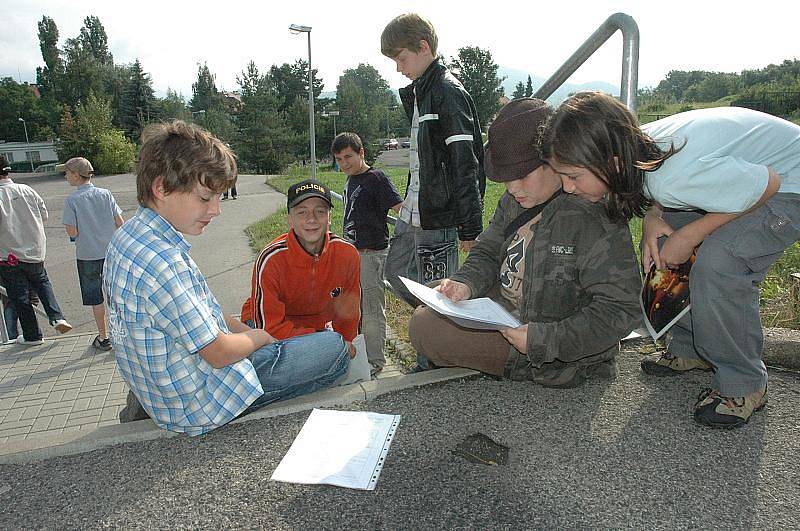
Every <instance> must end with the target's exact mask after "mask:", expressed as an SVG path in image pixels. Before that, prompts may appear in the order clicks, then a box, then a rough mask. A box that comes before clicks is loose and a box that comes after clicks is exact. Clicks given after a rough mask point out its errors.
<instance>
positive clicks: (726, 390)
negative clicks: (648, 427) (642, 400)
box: [541, 93, 800, 428]
mask: <svg viewBox="0 0 800 531" xmlns="http://www.w3.org/2000/svg"><path fill="white" fill-rule="evenodd" d="M541 140H542V150H543V153H544V155H545V157H546V158H547V159H548V163H549V164H550V166H551V167H552V168H553V169H554V170H555V171H556V172H557V173H559V174H560V175H561V180H562V183H563V188H564V191H565V192H567V193H572V194H576V195H579V196H583V197H585V198H586V199H588V200H590V201H593V202H600V201H602V202H604V203H605V205H606V209H607V211H608V213H609V215H610V216H611V217H613V218H617V219H631V218H632V217H633V216H638V217H644V222H643V225H642V264H643V266H644V267H645V268H650V267H651V265H655V267H657V268H659V269H665V268H675V267H677V266H679V265H680V264H682V263H684V262H686V261H687V260H688V259H689V257H690V256H691V255H692V253H693V252H695V250H696V252H697V259H696V262H695V264H694V266H693V267H692V271H691V275H690V284H689V286H690V293H691V302H692V309H691V311H690V312H689V313H688V314H687V315H686V316H685V317H684V318H683V319H682V320H681V321H680V322H679V323H677V324H676V325H675V326H674V327H673V328H672V338H671V340H670V342H669V344H668V345H667V350H666V351H664V352H662V353H660V354H659V355H656V356H654V357H651V358H646V359H645V360H643V361H642V369H643V370H644V371H645V372H646V373H648V374H652V375H656V376H667V375H676V374H681V373H684V372H688V371H691V370H705V371H710V370H713V371H714V376H713V381H712V387H711V388H710V389H706V390H705V391H703V392H702V393H701V394H700V396H699V398H698V400H697V402H696V404H695V409H694V418H695V420H696V421H697V422H699V423H701V424H705V425H708V426H712V427H724V428H732V427H736V426H740V425H742V424H744V423H746V422H747V421H748V420H749V418H750V416H751V415H752V413H753V412H754V411H758V410H759V409H761V408H763V407H764V405H765V404H766V402H767V371H766V368H765V366H764V363H763V362H762V361H761V351H762V348H763V333H762V328H761V321H760V316H759V305H758V300H759V289H758V284H759V283H760V282H761V281H762V280H763V279H764V277H765V276H766V273H767V270H768V269H769V267H770V266H771V265H772V264H773V263H774V262H775V261H777V260H778V258H780V256H781V255H782V254H783V251H784V250H785V249H786V248H787V247H789V246H790V245H792V244H793V243H794V242H796V241H797V240H798V238H800V126H798V125H796V124H793V123H791V122H788V121H785V120H782V119H780V118H775V117H773V116H770V115H767V114H763V113H760V112H756V111H752V110H749V109H744V108H738V107H720V108H712V109H701V110H695V111H689V112H684V113H680V114H676V115H674V116H670V117H667V118H665V119H662V120H658V121H656V122H652V123H650V124H647V125H645V126H642V127H641V128H640V127H639V126H638V125H637V123H636V118H635V117H634V116H633V115H632V114H631V112H630V111H629V110H628V109H627V108H626V107H625V106H624V105H622V104H621V103H620V102H619V101H617V100H616V99H614V98H613V97H611V96H608V95H605V94H601V93H579V94H576V95H574V96H573V97H571V98H569V99H567V100H566V101H565V102H564V103H562V104H561V106H560V107H559V108H558V109H557V111H556V113H555V115H554V117H553V119H552V120H551V121H550V122H549V123H548V124H547V126H546V127H545V128H544V130H543V132H542V138H541ZM701 244H702V245H701Z"/></svg>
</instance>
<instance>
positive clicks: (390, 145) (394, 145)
mask: <svg viewBox="0 0 800 531" xmlns="http://www.w3.org/2000/svg"><path fill="white" fill-rule="evenodd" d="M399 147H400V143H399V142H397V139H396V138H390V139H389V140H387V141H386V142H384V144H383V149H398V148H399Z"/></svg>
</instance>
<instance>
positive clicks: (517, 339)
mask: <svg viewBox="0 0 800 531" xmlns="http://www.w3.org/2000/svg"><path fill="white" fill-rule="evenodd" d="M551 113H552V109H550V107H549V106H548V105H547V104H546V103H545V102H543V101H541V100H536V99H533V98H524V99H519V100H514V101H512V102H511V103H509V104H508V105H506V107H504V108H503V109H502V110H501V111H500V113H499V115H498V117H497V119H496V120H495V121H494V122H493V123H492V126H491V127H490V128H489V144H488V149H487V153H486V173H487V176H488V177H489V178H490V179H492V180H494V181H498V182H504V183H505V185H506V189H507V191H508V193H506V194H504V195H503V197H502V198H501V199H500V202H499V203H498V206H497V209H496V211H495V214H494V217H493V218H492V220H491V222H490V224H489V227H488V228H487V229H486V230H485V231H484V232H483V233H482V234H481V236H480V238H479V239H478V242H477V244H476V245H475V247H474V248H473V249H472V251H471V253H470V255H469V257H468V258H467V261H466V262H465V263H464V264H463V265H462V267H461V268H460V269H459V270H458V272H456V273H455V274H454V275H452V276H451V277H450V278H449V279H446V280H444V281H443V282H442V283H441V284H440V286H439V287H438V288H437V289H439V291H441V292H442V293H443V294H444V295H446V296H448V297H449V298H450V299H453V300H464V299H471V298H477V297H483V296H489V297H491V298H492V299H494V300H495V301H497V302H498V303H500V304H502V305H503V306H505V307H506V308H507V309H508V310H509V311H511V312H512V313H513V314H514V315H515V316H516V317H517V318H518V319H519V320H520V322H522V323H523V325H522V326H520V327H518V328H508V329H504V330H501V331H499V332H495V331H482V330H469V329H465V328H460V327H458V326H456V325H455V324H453V323H452V322H451V321H449V320H448V319H447V318H444V317H442V316H440V315H438V314H436V313H435V312H433V311H432V310H430V309H428V308H425V307H421V308H418V309H417V311H416V312H415V313H414V316H413V317H412V320H411V322H410V324H409V336H410V338H411V342H412V344H413V345H414V347H415V348H416V349H417V352H418V353H419V354H421V355H423V356H425V357H427V358H428V359H429V360H430V361H431V362H432V363H434V364H435V365H437V366H462V367H470V368H474V369H477V370H480V371H483V372H486V373H489V374H494V375H497V376H504V377H507V378H511V379H515V380H532V381H534V382H537V383H540V384H542V385H545V386H549V387H574V386H577V385H580V384H581V383H583V382H584V381H585V380H586V379H587V378H589V377H605V378H610V377H613V376H615V375H616V360H615V356H616V354H617V353H618V352H619V341H620V339H621V338H622V337H625V336H626V335H627V334H628V333H629V332H630V331H631V330H633V329H634V328H635V327H636V325H637V323H638V321H639V319H640V310H639V303H638V294H639V290H640V287H641V282H640V277H639V271H638V267H637V265H636V257H635V254H634V251H633V245H632V243H631V235H630V231H629V229H628V227H627V225H626V224H624V223H617V222H612V221H611V220H610V219H609V218H608V216H607V215H606V214H605V211H604V208H603V205H602V204H601V203H592V202H589V201H587V200H585V199H582V198H580V197H575V196H571V195H567V194H562V193H561V179H560V177H559V176H558V175H557V174H556V173H555V172H553V170H552V169H551V168H550V167H549V166H548V165H547V163H546V162H545V161H543V160H542V159H541V158H540V154H539V151H538V149H537V148H536V147H535V146H536V138H537V130H538V128H539V125H540V124H541V123H542V122H543V121H544V120H546V119H547V117H548V116H549V115H550V114H551Z"/></svg>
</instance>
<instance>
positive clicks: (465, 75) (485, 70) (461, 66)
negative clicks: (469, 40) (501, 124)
mask: <svg viewBox="0 0 800 531" xmlns="http://www.w3.org/2000/svg"><path fill="white" fill-rule="evenodd" d="M450 68H451V69H452V70H453V73H454V74H455V75H456V77H457V78H458V79H459V80H461V83H463V84H464V88H465V89H467V92H469V93H470V95H471V96H472V99H473V101H474V102H475V108H476V109H477V111H478V118H479V119H480V122H481V124H482V125H483V126H486V125H488V123H489V121H490V120H491V119H492V118H493V117H494V115H495V113H497V111H498V110H499V109H500V97H501V96H503V94H504V92H505V91H504V90H503V85H502V83H503V80H504V79H505V77H502V78H500V77H498V76H497V70H498V68H499V67H498V65H497V63H495V62H494V60H493V59H492V53H491V52H490V51H489V50H484V49H481V48H479V47H477V46H465V47H464V48H459V50H458V56H457V57H453V58H451V63H450Z"/></svg>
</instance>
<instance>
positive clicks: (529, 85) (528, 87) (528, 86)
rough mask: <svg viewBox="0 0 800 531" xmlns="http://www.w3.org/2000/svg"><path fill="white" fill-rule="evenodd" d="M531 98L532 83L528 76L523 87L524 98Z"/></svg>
mask: <svg viewBox="0 0 800 531" xmlns="http://www.w3.org/2000/svg"><path fill="white" fill-rule="evenodd" d="M531 96H533V81H532V80H531V76H530V74H528V83H527V84H526V85H525V97H526V98H530V97H531Z"/></svg>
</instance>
